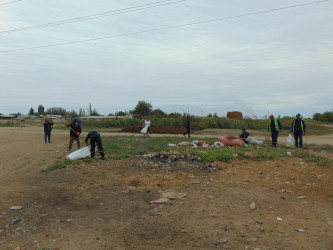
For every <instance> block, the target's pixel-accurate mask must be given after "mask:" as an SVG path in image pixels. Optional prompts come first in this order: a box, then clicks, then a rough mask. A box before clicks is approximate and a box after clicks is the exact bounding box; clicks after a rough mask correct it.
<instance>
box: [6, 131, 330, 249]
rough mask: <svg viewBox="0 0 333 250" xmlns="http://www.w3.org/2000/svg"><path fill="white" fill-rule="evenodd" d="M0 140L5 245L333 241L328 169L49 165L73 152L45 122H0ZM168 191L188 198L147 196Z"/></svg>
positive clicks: (246, 164) (220, 245) (269, 245)
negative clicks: (49, 133)
mask: <svg viewBox="0 0 333 250" xmlns="http://www.w3.org/2000/svg"><path fill="white" fill-rule="evenodd" d="M206 132H207V131H206ZM220 132H221V133H227V134H229V133H231V132H232V131H223V132H222V131H220ZM235 132H236V131H235ZM102 135H103V136H107V135H120V134H119V133H114V132H111V133H110V132H107V133H102ZM126 135H128V134H127V133H126ZM138 136H141V135H138ZM152 136H157V135H152ZM198 136H199V135H198ZM200 136H202V137H203V138H204V137H212V135H211V134H205V135H200ZM219 136H220V135H218V136H217V138H218V137H219ZM0 138H2V141H3V142H5V143H1V144H0V187H1V189H0V200H1V202H0V249H15V248H17V247H19V248H20V249H43V248H50V249H225V248H226V249H332V246H333V184H332V183H333V169H332V167H319V166H317V165H316V164H314V163H307V166H306V165H301V164H300V162H301V161H302V160H301V159H297V158H296V159H289V158H286V159H281V160H275V161H267V162H258V161H251V160H247V161H241V160H234V161H233V162H232V163H217V164H216V165H211V166H207V165H205V164H203V163H198V162H173V163H172V162H171V163H169V162H162V161H160V160H156V159H144V158H142V157H133V158H130V159H126V160H120V161H115V160H110V159H109V160H107V161H98V160H94V161H92V162H91V163H85V164H82V165H80V166H76V167H68V168H65V169H59V170H55V171H51V172H44V171H43V170H44V169H45V168H46V167H47V166H49V165H50V164H51V163H53V162H54V161H56V160H57V159H63V157H64V156H65V155H66V154H67V146H66V145H67V143H68V131H62V130H54V131H53V137H52V141H53V142H52V143H51V144H44V142H43V134H42V133H41V129H40V128H0ZM170 189H172V190H174V191H175V192H176V193H182V194H186V196H185V197H184V198H180V199H173V200H170V201H169V202H167V203H161V204H151V203H150V202H151V201H154V200H156V199H158V198H160V193H159V191H161V190H163V191H165V190H170ZM252 202H254V203H255V207H256V208H255V209H251V208H250V204H251V203H252ZM11 206H22V208H21V209H19V210H12V209H10V207H11ZM17 218H19V220H20V221H19V222H18V223H16V224H14V223H13V221H14V220H15V219H17ZM278 218H279V219H278ZM296 230H298V231H296Z"/></svg>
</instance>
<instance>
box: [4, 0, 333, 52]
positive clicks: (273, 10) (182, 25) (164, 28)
mask: <svg viewBox="0 0 333 250" xmlns="http://www.w3.org/2000/svg"><path fill="white" fill-rule="evenodd" d="M328 1H330V0H321V1H316V2H310V3H303V4H297V5H290V6H286V7H281V8H275V9H269V10H262V11H257V12H252V13H246V14H240V15H235V16H229V17H222V18H217V19H211V20H206V21H199V22H193V23H187V24H180V25H174V26H167V27H161V28H155V29H149V30H143V31H136V32H130V33H124V34H118V35H110V36H104V37H97V38H90V39H84V40H78V41H71V42H63V43H56V44H48V45H41V46H36V47H27V48H19V49H10V50H2V51H0V53H8V52H14V51H22V50H33V49H40V48H48V47H56V46H62V45H68V44H76V43H84V42H90V41H96V40H103V39H108V38H115V37H122V36H130V35H138V34H144V33H149V32H155V31H161V30H167V29H175V28H182V27H187V26H192V25H199V24H205V23H211V22H218V21H223V20H228V19H235V18H241V17H246V16H253V15H259V14H264V13H269V12H275V11H281V10H286V9H291V8H297V7H302V6H307V5H312V4H319V3H323V2H328Z"/></svg>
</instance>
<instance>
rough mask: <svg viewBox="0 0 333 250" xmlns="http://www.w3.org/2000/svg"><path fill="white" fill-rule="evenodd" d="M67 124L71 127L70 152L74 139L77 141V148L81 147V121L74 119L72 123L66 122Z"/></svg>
mask: <svg viewBox="0 0 333 250" xmlns="http://www.w3.org/2000/svg"><path fill="white" fill-rule="evenodd" d="M66 126H67V127H69V128H70V132H69V145H68V152H70V151H71V149H72V145H73V142H74V141H76V144H77V149H80V134H81V133H82V129H81V121H80V120H74V121H73V122H72V123H71V124H68V123H66Z"/></svg>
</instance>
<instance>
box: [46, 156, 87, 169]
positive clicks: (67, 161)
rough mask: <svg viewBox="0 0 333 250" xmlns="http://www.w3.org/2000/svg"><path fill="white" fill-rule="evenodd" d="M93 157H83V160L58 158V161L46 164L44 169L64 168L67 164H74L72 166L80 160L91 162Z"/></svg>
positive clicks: (79, 162)
mask: <svg viewBox="0 0 333 250" xmlns="http://www.w3.org/2000/svg"><path fill="white" fill-rule="evenodd" d="M93 160H94V159H92V158H85V159H83V160H74V161H73V160H70V159H67V158H66V159H63V160H60V161H57V162H56V163H54V164H52V165H50V166H48V167H47V168H46V171H52V170H55V169H62V168H66V167H67V166H70V165H74V166H77V165H79V164H81V163H82V162H92V161H93Z"/></svg>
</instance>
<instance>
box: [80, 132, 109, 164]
mask: <svg viewBox="0 0 333 250" xmlns="http://www.w3.org/2000/svg"><path fill="white" fill-rule="evenodd" d="M89 140H90V156H91V158H94V156H95V147H96V144H97V147H98V151H99V154H100V155H101V159H102V160H105V154H104V149H103V145H102V139H101V135H100V134H99V133H98V132H97V131H91V132H89V133H88V134H87V137H86V139H84V141H85V143H86V145H87V146H88V141H89Z"/></svg>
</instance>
